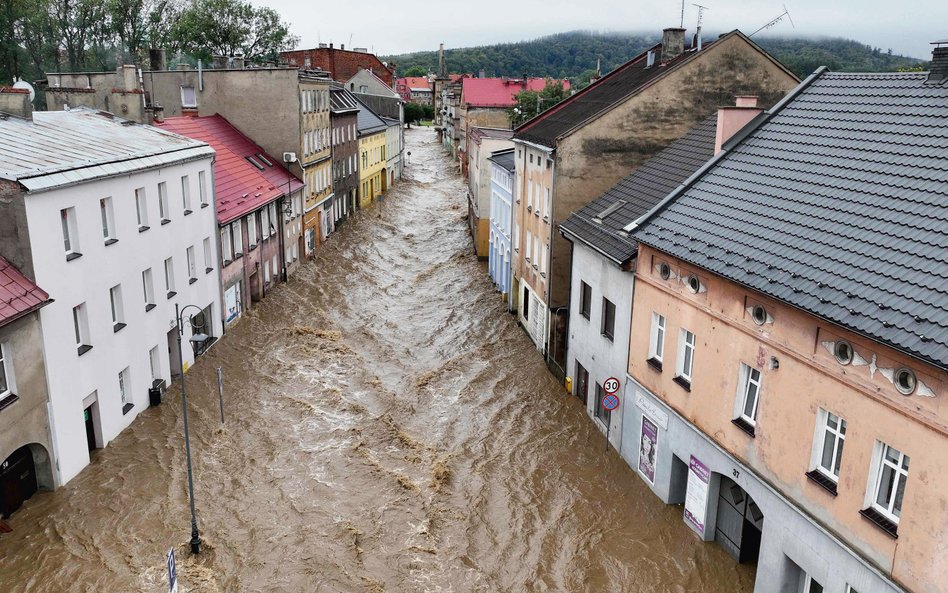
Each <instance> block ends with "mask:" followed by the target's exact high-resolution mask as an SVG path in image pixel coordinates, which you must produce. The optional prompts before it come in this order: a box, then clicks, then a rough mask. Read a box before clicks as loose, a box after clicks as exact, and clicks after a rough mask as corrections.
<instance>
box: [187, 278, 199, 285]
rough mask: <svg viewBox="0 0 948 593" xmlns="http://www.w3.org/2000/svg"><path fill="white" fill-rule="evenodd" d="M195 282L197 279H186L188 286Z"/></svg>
mask: <svg viewBox="0 0 948 593" xmlns="http://www.w3.org/2000/svg"><path fill="white" fill-rule="evenodd" d="M197 281H198V279H197V278H188V284H194V283H195V282H197Z"/></svg>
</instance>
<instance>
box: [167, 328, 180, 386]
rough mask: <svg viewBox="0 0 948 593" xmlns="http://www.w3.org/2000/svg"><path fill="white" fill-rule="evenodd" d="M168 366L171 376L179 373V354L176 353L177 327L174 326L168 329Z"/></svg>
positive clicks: (176, 375) (177, 375)
mask: <svg viewBox="0 0 948 593" xmlns="http://www.w3.org/2000/svg"><path fill="white" fill-rule="evenodd" d="M168 368H170V369H171V376H172V377H179V376H180V375H181V356H180V355H179V354H178V329H177V328H175V327H172V328H171V329H170V330H168Z"/></svg>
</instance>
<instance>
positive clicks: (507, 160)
mask: <svg viewBox="0 0 948 593" xmlns="http://www.w3.org/2000/svg"><path fill="white" fill-rule="evenodd" d="M487 160H489V161H493V162H495V163H497V164H498V165H499V166H500V167H502V168H503V169H504V170H506V171H507V172H508V173H513V172H514V171H515V170H516V168H517V167H516V163H515V162H514V149H512V148H505V149H504V150H497V151H494V152H492V153H490V158H488V159H487Z"/></svg>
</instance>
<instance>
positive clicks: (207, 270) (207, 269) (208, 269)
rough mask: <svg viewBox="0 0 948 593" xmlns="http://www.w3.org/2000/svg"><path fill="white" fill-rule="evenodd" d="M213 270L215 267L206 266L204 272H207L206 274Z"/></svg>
mask: <svg viewBox="0 0 948 593" xmlns="http://www.w3.org/2000/svg"><path fill="white" fill-rule="evenodd" d="M213 271H214V268H204V273H205V274H210V273H211V272H213Z"/></svg>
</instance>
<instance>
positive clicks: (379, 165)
mask: <svg viewBox="0 0 948 593" xmlns="http://www.w3.org/2000/svg"><path fill="white" fill-rule="evenodd" d="M384 175H385V129H384V128H383V129H382V130H380V131H378V132H376V133H372V134H366V135H365V136H360V138H359V207H360V208H366V207H368V206H369V205H370V204H372V202H373V201H375V199H376V198H378V197H379V196H380V195H382V177H383V176H384Z"/></svg>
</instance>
